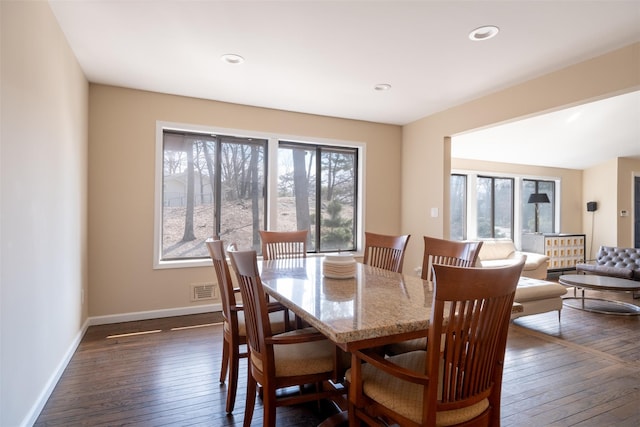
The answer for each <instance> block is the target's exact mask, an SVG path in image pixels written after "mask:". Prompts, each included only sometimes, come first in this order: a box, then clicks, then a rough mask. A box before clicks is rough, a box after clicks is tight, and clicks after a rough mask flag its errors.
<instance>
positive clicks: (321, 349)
mask: <svg viewBox="0 0 640 427" xmlns="http://www.w3.org/2000/svg"><path fill="white" fill-rule="evenodd" d="M317 333H318V331H316V330H315V329H314V328H304V329H296V330H294V331H291V332H285V333H282V334H278V335H274V336H273V337H274V338H276V339H277V338H278V337H292V336H296V335H299V336H304V335H311V334H317ZM273 354H274V357H275V359H274V360H275V367H276V377H293V376H298V375H309V374H319V373H323V372H333V370H334V358H335V354H336V350H335V346H334V345H333V344H332V343H331V342H330V341H328V340H322V341H309V342H303V343H300V344H287V345H277V344H276V345H274V346H273ZM251 361H252V362H253V363H254V364H255V366H256V367H257V368H258V369H260V370H263V369H262V361H261V360H260V359H259V358H257V357H254V358H252V359H251Z"/></svg>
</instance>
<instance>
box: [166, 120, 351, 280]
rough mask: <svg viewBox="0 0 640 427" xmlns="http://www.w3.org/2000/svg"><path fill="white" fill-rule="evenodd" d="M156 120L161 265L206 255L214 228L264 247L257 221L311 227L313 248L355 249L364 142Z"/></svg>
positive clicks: (229, 238) (191, 262) (244, 244)
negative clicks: (296, 138) (282, 136)
mask: <svg viewBox="0 0 640 427" xmlns="http://www.w3.org/2000/svg"><path fill="white" fill-rule="evenodd" d="M193 128H194V129H183V128H182V126H176V125H170V124H163V123H160V122H159V123H158V129H157V133H158V153H157V155H158V158H157V178H156V179H157V182H156V205H157V206H156V225H155V229H156V242H155V255H154V259H155V262H154V265H155V267H156V268H172V267H177V266H198V265H207V262H208V258H209V253H208V251H207V248H206V246H205V245H204V241H205V240H206V239H207V238H209V237H211V236H214V235H217V236H220V238H221V239H223V240H225V241H226V242H236V243H237V244H238V246H239V247H240V248H253V249H255V250H257V251H258V253H260V235H259V230H262V229H265V230H269V229H273V230H282V231H287V230H300V229H308V230H309V236H310V241H309V244H308V245H307V250H308V251H309V252H334V251H338V250H343V251H354V250H356V249H357V246H358V230H359V226H360V223H361V221H360V220H359V215H361V212H360V209H359V206H358V200H359V198H360V197H359V194H360V191H362V190H361V188H360V184H359V173H360V172H359V169H360V168H359V159H360V156H359V154H360V151H361V150H363V149H364V147H363V146H362V145H361V144H360V145H358V144H353V145H354V146H348V145H349V144H344V145H333V141H329V142H326V141H323V142H322V143H318V142H314V141H310V142H306V141H304V142H290V141H287V140H284V139H283V140H280V138H278V137H277V136H273V135H264V134H258V133H255V134H253V135H252V133H249V132H248V133H247V134H246V135H243V136H239V135H238V134H236V131H230V130H226V131H221V130H219V129H216V130H214V129H204V128H201V127H196V126H193Z"/></svg>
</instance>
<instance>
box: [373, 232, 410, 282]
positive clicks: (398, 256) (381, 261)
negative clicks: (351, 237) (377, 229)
mask: <svg viewBox="0 0 640 427" xmlns="http://www.w3.org/2000/svg"><path fill="white" fill-rule="evenodd" d="M364 236H365V246H364V259H363V263H364V264H367V265H370V266H372V267H378V268H383V269H385V270H390V271H394V272H396V273H401V272H402V264H403V262H404V252H405V249H406V248H407V243H409V238H410V237H411V236H410V235H404V236H387V235H384V234H376V233H371V232H365V233H364Z"/></svg>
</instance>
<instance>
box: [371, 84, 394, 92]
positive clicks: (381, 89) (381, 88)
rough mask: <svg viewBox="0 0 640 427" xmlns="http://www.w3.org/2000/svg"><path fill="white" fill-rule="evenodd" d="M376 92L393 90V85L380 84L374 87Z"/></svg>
mask: <svg viewBox="0 0 640 427" xmlns="http://www.w3.org/2000/svg"><path fill="white" fill-rule="evenodd" d="M373 88H374V89H375V90H379V91H384V90H389V89H391V85H390V84H387V83H380V84H377V85H375V86H374V87H373Z"/></svg>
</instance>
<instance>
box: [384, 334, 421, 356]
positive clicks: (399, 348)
mask: <svg viewBox="0 0 640 427" xmlns="http://www.w3.org/2000/svg"><path fill="white" fill-rule="evenodd" d="M426 349H427V338H416V339H413V340H408V341H400V342H396V343H393V344H389V345H388V346H387V347H385V352H386V353H387V354H390V355H396V354H402V353H408V352H410V351H416V350H426Z"/></svg>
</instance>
